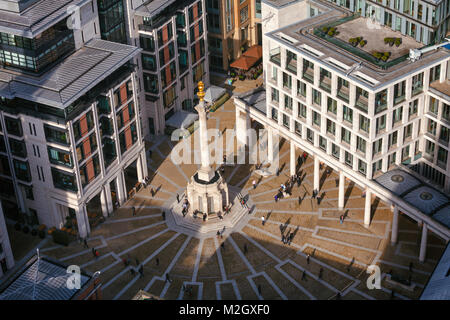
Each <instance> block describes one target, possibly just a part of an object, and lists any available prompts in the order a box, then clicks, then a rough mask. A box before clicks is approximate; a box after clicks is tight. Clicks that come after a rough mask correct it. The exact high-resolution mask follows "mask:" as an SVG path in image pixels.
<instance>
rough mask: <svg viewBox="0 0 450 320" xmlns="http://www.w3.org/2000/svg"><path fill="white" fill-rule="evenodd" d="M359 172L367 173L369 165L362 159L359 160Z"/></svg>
mask: <svg viewBox="0 0 450 320" xmlns="http://www.w3.org/2000/svg"><path fill="white" fill-rule="evenodd" d="M358 171H359V172H360V173H362V174H366V173H367V164H366V163H365V162H364V161H362V160H361V159H358Z"/></svg>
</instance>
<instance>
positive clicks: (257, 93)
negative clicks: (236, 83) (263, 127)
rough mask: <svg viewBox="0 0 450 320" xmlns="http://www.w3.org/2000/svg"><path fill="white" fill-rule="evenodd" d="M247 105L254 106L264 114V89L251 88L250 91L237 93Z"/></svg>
mask: <svg viewBox="0 0 450 320" xmlns="http://www.w3.org/2000/svg"><path fill="white" fill-rule="evenodd" d="M238 98H240V99H241V100H243V101H244V102H245V103H246V104H248V105H249V106H252V107H254V108H255V109H257V110H258V111H260V112H262V113H264V114H266V112H267V109H266V107H267V106H266V90H265V89H264V88H263V87H259V88H256V89H253V90H251V91H248V92H245V93H242V94H240V95H238Z"/></svg>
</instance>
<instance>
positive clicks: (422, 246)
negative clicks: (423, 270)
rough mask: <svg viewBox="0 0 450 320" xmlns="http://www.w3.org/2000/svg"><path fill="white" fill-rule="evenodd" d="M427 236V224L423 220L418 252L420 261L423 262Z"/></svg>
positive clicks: (425, 253)
mask: <svg viewBox="0 0 450 320" xmlns="http://www.w3.org/2000/svg"><path fill="white" fill-rule="evenodd" d="M427 236H428V226H427V224H426V223H425V222H424V223H423V225H422V239H421V240H420V253H419V261H420V262H425V257H426V255H427Z"/></svg>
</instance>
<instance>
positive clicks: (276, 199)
mask: <svg viewBox="0 0 450 320" xmlns="http://www.w3.org/2000/svg"><path fill="white" fill-rule="evenodd" d="M274 198H275V202H278V194H276V195H275V197H274Z"/></svg>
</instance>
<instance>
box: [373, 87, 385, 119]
mask: <svg viewBox="0 0 450 320" xmlns="http://www.w3.org/2000/svg"><path fill="white" fill-rule="evenodd" d="M386 109H387V89H384V90H383V91H380V92H377V93H376V95H375V113H379V112H381V111H383V110H386Z"/></svg>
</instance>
